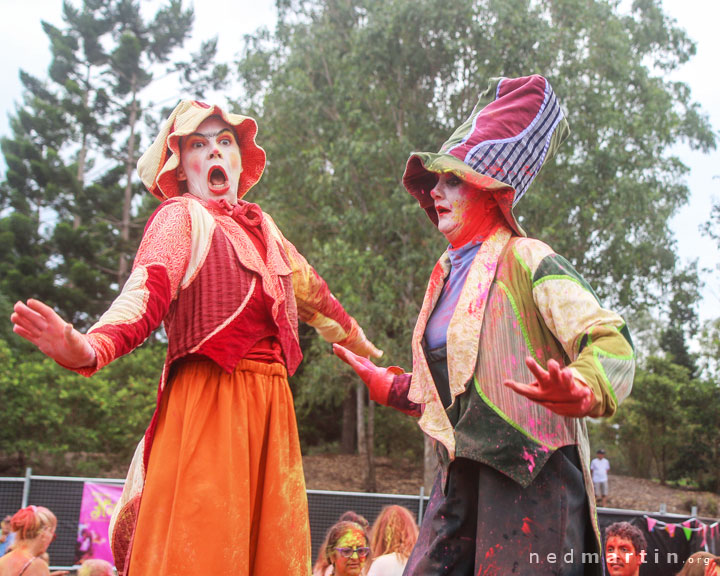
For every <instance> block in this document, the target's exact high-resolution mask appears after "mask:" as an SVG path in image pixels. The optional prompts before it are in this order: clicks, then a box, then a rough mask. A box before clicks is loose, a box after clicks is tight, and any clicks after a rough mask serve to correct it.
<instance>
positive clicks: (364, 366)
mask: <svg viewBox="0 0 720 576" xmlns="http://www.w3.org/2000/svg"><path fill="white" fill-rule="evenodd" d="M333 352H334V353H335V355H336V356H337V357H338V358H340V359H341V360H342V361H343V362H345V363H346V364H349V365H350V367H351V368H352V369H353V370H355V372H357V375H358V376H360V378H362V381H363V382H365V385H366V386H367V387H368V391H369V392H370V400H372V401H374V402H377V403H378V404H382V405H383V406H387V403H388V394H389V393H390V388H391V387H392V383H393V378H394V373H393V372H392V371H391V370H390V369H388V368H382V367H381V366H375V364H373V363H372V362H371V361H370V360H368V359H367V358H363V357H362V356H358V355H357V354H355V353H354V352H351V351H350V350H348V349H347V348H345V347H344V346H341V345H340V344H333Z"/></svg>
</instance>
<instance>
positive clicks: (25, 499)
mask: <svg viewBox="0 0 720 576" xmlns="http://www.w3.org/2000/svg"><path fill="white" fill-rule="evenodd" d="M31 475H32V468H25V481H24V482H23V495H22V508H27V505H28V498H29V497H30V476H31Z"/></svg>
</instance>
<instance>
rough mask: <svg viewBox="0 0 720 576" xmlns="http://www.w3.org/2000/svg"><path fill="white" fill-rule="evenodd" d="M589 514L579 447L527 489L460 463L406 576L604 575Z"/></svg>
mask: <svg viewBox="0 0 720 576" xmlns="http://www.w3.org/2000/svg"><path fill="white" fill-rule="evenodd" d="M589 510H590V509H589V505H588V499H587V495H586V493H585V484H584V480H583V474H582V470H581V469H580V463H579V459H578V458H577V450H576V448H575V447H574V446H569V447H566V448H561V449H559V450H557V451H556V452H555V453H554V454H553V455H552V457H551V458H550V460H548V462H547V463H546V464H545V466H544V467H543V469H542V470H541V471H540V473H539V474H538V476H537V477H536V479H535V481H534V482H533V483H532V484H530V486H528V487H527V488H523V487H522V486H520V485H519V484H517V483H516V482H514V481H513V480H510V479H509V478H508V477H507V476H505V475H503V474H501V473H500V472H498V471H497V470H495V469H493V468H491V467H490V466H487V465H485V464H482V463H480V462H474V461H472V460H466V459H464V458H458V459H456V460H455V461H453V462H452V463H451V464H450V468H449V470H448V478H447V481H446V484H445V490H444V491H443V488H442V474H438V478H437V480H436V481H435V486H434V487H433V491H432V494H431V496H430V503H429V505H428V509H427V513H426V515H425V517H424V518H423V523H422V526H421V528H420V536H419V538H418V541H417V544H416V545H415V548H414V550H413V552H412V554H411V556H410V559H409V560H408V563H407V566H406V567H405V572H404V575H405V576H439V575H448V576H449V575H452V576H471V575H477V576H507V575H511V574H517V575H523V576H530V575H533V576H535V575H551V574H552V575H562V576H571V575H572V576H583V575H595V574H598V575H599V574H602V571H603V565H602V556H601V555H600V554H599V552H598V550H597V543H596V539H595V535H594V532H593V530H592V525H591V522H590V511H589Z"/></svg>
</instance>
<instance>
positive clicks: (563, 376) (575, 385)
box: [504, 356, 595, 418]
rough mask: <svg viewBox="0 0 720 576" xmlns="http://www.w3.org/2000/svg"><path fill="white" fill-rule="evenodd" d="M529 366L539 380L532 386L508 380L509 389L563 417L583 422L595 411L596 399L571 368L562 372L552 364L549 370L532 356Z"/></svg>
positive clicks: (554, 362)
mask: <svg viewBox="0 0 720 576" xmlns="http://www.w3.org/2000/svg"><path fill="white" fill-rule="evenodd" d="M525 364H527V367H528V368H529V369H530V372H532V373H533V375H534V376H535V378H536V380H535V381H534V382H531V383H530V384H521V383H520V382H515V381H513V380H505V382H504V384H505V386H507V387H508V388H511V389H513V390H514V391H515V392H517V393H518V394H522V395H523V396H525V397H526V398H529V399H530V400H532V401H533V402H537V403H538V404H542V405H543V406H545V408H547V409H549V410H552V411H553V412H555V413H556V414H560V415H561V416H574V417H578V418H579V417H582V416H587V415H588V414H589V413H590V411H591V410H592V409H593V406H594V404H595V395H594V394H593V392H592V390H591V389H590V388H588V387H587V386H585V385H584V384H582V383H581V382H578V381H577V380H575V378H574V377H573V374H572V371H571V370H570V368H560V364H558V362H556V361H555V360H550V361H549V362H548V369H547V370H545V369H543V368H542V366H540V365H539V364H538V363H537V362H535V360H534V359H533V358H532V357H530V356H528V357H527V358H525Z"/></svg>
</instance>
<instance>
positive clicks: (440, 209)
mask: <svg viewBox="0 0 720 576" xmlns="http://www.w3.org/2000/svg"><path fill="white" fill-rule="evenodd" d="M435 211H436V212H437V215H438V216H442V215H443V214H449V213H450V208H446V207H445V206H435Z"/></svg>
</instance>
